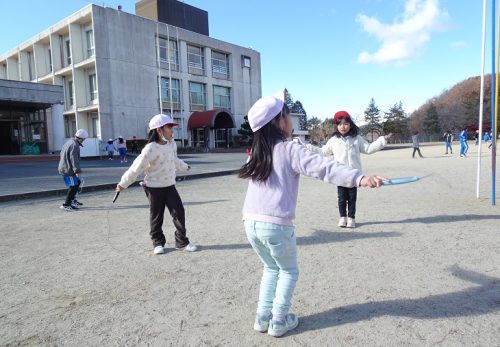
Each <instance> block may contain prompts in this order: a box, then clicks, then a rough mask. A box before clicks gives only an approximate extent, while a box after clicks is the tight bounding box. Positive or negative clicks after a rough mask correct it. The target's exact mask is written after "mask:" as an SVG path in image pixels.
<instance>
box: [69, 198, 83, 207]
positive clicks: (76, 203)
mask: <svg viewBox="0 0 500 347" xmlns="http://www.w3.org/2000/svg"><path fill="white" fill-rule="evenodd" d="M71 205H75V206H83V204H82V203H81V202H80V201H78V200H76V199H75V200H73V202H72V203H71Z"/></svg>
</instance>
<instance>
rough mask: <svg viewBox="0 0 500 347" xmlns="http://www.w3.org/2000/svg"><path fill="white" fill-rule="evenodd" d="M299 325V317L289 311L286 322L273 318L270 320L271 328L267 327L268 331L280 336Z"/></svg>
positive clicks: (272, 334)
mask: <svg viewBox="0 0 500 347" xmlns="http://www.w3.org/2000/svg"><path fill="white" fill-rule="evenodd" d="M297 325H299V319H298V318H297V316H296V315H294V314H293V313H289V314H287V315H286V317H285V321H284V322H276V321H274V320H271V321H270V322H269V329H267V333H268V334H269V335H271V336H274V337H280V336H283V335H285V333H286V332H287V331H290V330H292V329H295V328H296V327H297Z"/></svg>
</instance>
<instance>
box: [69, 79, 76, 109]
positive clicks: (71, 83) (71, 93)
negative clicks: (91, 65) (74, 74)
mask: <svg viewBox="0 0 500 347" xmlns="http://www.w3.org/2000/svg"><path fill="white" fill-rule="evenodd" d="M74 95H75V92H74V90H73V81H68V101H69V102H68V104H69V106H70V108H71V106H73V104H74V103H75V100H74Z"/></svg>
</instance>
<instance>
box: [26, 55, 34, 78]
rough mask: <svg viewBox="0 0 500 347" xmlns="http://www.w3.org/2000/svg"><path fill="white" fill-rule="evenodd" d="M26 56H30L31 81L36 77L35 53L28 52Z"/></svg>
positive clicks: (29, 75) (29, 73)
mask: <svg viewBox="0 0 500 347" xmlns="http://www.w3.org/2000/svg"><path fill="white" fill-rule="evenodd" d="M26 56H27V58H28V78H29V80H30V81H32V80H34V79H35V71H34V70H35V68H34V60H33V53H31V52H26Z"/></svg>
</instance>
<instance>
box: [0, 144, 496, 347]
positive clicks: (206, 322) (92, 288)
mask: <svg viewBox="0 0 500 347" xmlns="http://www.w3.org/2000/svg"><path fill="white" fill-rule="evenodd" d="M455 147H457V146H455ZM456 150H457V151H458V148H456ZM443 153H444V146H429V147H423V148H422V154H423V155H424V156H425V158H423V159H420V158H418V159H412V158H411V149H399V150H390V151H383V152H379V153H376V154H373V155H371V156H364V157H362V161H363V165H364V171H365V172H366V173H368V174H372V173H377V174H382V175H386V176H388V177H403V176H415V175H417V176H421V177H423V178H422V179H421V180H420V181H418V182H415V183H411V184H406V185H399V186H392V187H382V188H380V189H360V190H359V191H358V212H357V218H356V220H357V224H358V227H357V228H356V229H353V230H346V229H341V228H338V227H337V226H336V224H337V220H338V211H337V199H336V187H334V186H330V185H327V184H325V183H322V182H320V181H317V180H314V179H311V178H306V177H304V178H302V179H301V183H300V184H301V186H300V192H299V201H298V205H297V218H296V228H297V235H298V237H297V240H298V251H299V267H300V275H299V281H298V284H297V288H296V290H295V293H294V297H293V301H292V303H293V304H292V312H294V313H296V314H297V315H298V316H299V320H300V323H299V326H298V328H297V329H295V330H294V331H293V332H291V333H289V334H287V335H285V336H284V337H282V338H279V339H275V338H272V337H270V336H268V335H267V334H260V333H257V332H255V331H253V329H252V325H253V319H254V314H255V308H256V301H257V295H258V288H259V282H260V276H261V273H262V266H261V264H260V263H259V261H258V258H257V256H256V255H255V254H254V252H253V250H252V249H251V247H250V246H249V244H248V242H247V240H246V238H245V235H244V230H243V224H242V221H241V207H242V203H243V199H244V195H245V190H246V182H245V181H243V180H239V179H237V178H236V177H234V176H226V177H216V178H209V179H199V180H192V181H184V182H179V183H178V185H177V188H178V190H179V193H180V195H181V197H182V199H183V201H184V204H185V208H186V214H187V217H186V218H187V227H188V236H189V237H190V238H191V241H192V242H193V243H196V244H198V245H199V246H200V248H201V250H200V251H199V252H196V253H187V252H181V251H176V250H174V249H173V241H174V238H173V226H172V223H171V221H170V220H169V219H168V218H166V220H165V225H164V230H165V233H166V235H167V242H168V243H167V246H168V253H167V254H165V255H161V256H155V255H153V253H152V245H151V242H150V240H149V235H148V213H149V210H148V205H147V200H146V198H145V196H144V193H143V192H142V191H141V188H130V189H129V190H127V191H125V192H123V193H122V194H121V196H120V197H119V199H118V201H117V203H116V204H115V205H113V204H111V198H112V196H113V192H96V193H88V194H83V195H82V196H81V201H82V202H84V204H85V205H84V207H83V208H82V209H81V210H80V211H78V212H74V213H67V212H63V211H61V210H59V208H58V207H59V205H60V203H61V199H60V198H46V199H37V200H29V201H17V202H11V203H3V204H0V218H1V221H2V224H1V225H2V227H1V232H0V235H1V242H0V260H1V262H0V280H1V288H0V295H1V297H2V300H1V301H0V345H2V346H115V345H116V346H123V345H129V346H135V345H139V346H147V345H150V346H265V345H273V346H333V345H335V346H337V345H349V346H435V345H438V346H457V345H464V346H500V267H499V264H500V223H499V222H500V210H499V207H498V206H491V201H490V187H491V182H490V173H491V164H490V163H491V158H490V157H488V155H489V151H488V150H487V149H486V148H485V149H484V151H483V153H484V155H485V157H483V163H482V166H483V169H482V176H481V198H480V199H476V196H475V187H476V166H477V149H476V148H475V147H474V145H472V146H471V148H470V151H469V157H468V158H459V157H458V155H456V154H454V155H444V154H443ZM498 185H500V182H499V181H497V191H496V194H497V196H498V197H499V199H500V194H499V193H500V189H499V188H498ZM497 203H498V204H500V200H499V201H498V202H497Z"/></svg>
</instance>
